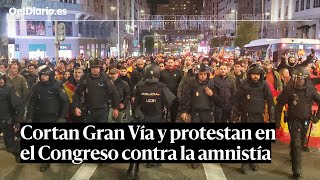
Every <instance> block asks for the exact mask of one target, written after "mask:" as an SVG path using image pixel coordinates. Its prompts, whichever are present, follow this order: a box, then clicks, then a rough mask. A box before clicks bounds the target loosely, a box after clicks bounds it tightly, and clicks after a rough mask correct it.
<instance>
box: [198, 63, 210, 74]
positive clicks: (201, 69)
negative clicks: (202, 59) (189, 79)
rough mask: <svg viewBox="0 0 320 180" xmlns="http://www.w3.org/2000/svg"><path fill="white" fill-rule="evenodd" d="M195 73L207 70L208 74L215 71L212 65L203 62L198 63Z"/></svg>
mask: <svg viewBox="0 0 320 180" xmlns="http://www.w3.org/2000/svg"><path fill="white" fill-rule="evenodd" d="M194 72H195V74H198V73H199V72H207V73H208V74H210V73H213V69H212V68H211V67H209V66H208V65H206V64H204V63H201V64H198V65H197V66H196V67H195V71H194Z"/></svg>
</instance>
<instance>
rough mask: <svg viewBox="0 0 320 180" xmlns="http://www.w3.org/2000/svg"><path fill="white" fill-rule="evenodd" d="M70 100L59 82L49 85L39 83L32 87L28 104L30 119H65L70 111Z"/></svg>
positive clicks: (54, 81)
mask: <svg viewBox="0 0 320 180" xmlns="http://www.w3.org/2000/svg"><path fill="white" fill-rule="evenodd" d="M68 107H69V98H68V96H67V94H66V92H65V90H64V88H63V84H62V83H61V81H59V80H52V81H49V82H47V83H43V82H41V81H40V82H38V83H36V84H35V85H34V86H32V90H31V97H30V100H29V104H28V114H27V118H28V119H33V120H34V119H35V118H37V119H40V118H41V117H45V116H56V117H57V118H64V117H65V116H66V113H67V111H68Z"/></svg>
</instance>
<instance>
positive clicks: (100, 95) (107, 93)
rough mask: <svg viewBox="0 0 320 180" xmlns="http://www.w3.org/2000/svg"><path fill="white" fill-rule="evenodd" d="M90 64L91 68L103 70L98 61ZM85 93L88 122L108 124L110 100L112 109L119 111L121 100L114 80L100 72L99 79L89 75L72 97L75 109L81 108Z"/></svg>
mask: <svg viewBox="0 0 320 180" xmlns="http://www.w3.org/2000/svg"><path fill="white" fill-rule="evenodd" d="M89 64H90V67H100V68H101V66H100V64H99V60H98V59H94V60H91V61H90V62H89ZM83 93H84V101H85V104H86V110H87V112H86V113H87V116H88V119H87V120H88V122H97V123H103V122H107V118H108V112H109V99H110V98H112V99H111V100H112V101H111V102H112V108H114V109H119V104H120V99H119V94H118V93H117V91H116V87H115V85H114V83H113V81H112V79H110V78H109V77H108V75H107V74H106V73H104V72H102V71H100V74H99V75H98V76H97V77H96V76H93V75H92V74H91V73H89V74H88V75H87V76H85V77H83V78H81V79H80V82H79V83H78V85H77V87H76V89H75V92H74V94H73V97H72V100H73V106H74V107H76V108H80V107H81V96H82V94H83ZM82 113H85V112H82Z"/></svg>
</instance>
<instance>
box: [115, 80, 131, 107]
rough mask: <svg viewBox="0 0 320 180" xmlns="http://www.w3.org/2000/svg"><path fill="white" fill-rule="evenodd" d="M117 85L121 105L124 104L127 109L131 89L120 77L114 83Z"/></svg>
mask: <svg viewBox="0 0 320 180" xmlns="http://www.w3.org/2000/svg"><path fill="white" fill-rule="evenodd" d="M114 84H115V85H116V88H117V91H118V94H119V96H120V103H122V104H123V105H124V106H125V107H124V108H126V106H127V105H128V102H129V99H130V88H129V85H128V83H127V82H126V81H124V80H122V79H121V78H120V77H119V78H118V79H117V80H115V81H114Z"/></svg>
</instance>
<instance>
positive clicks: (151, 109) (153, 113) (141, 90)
mask: <svg viewBox="0 0 320 180" xmlns="http://www.w3.org/2000/svg"><path fill="white" fill-rule="evenodd" d="M159 78H160V68H159V66H158V65H156V64H149V65H147V66H146V68H145V74H144V79H145V80H144V81H139V82H138V84H137V85H136V88H135V90H134V92H133V94H134V96H135V97H136V98H135V101H134V103H136V104H137V105H138V106H137V109H136V111H135V112H134V118H135V119H136V121H138V122H146V123H159V122H164V121H163V120H162V112H163V110H164V107H165V106H166V107H168V106H170V105H171V104H172V102H173V101H174V100H175V99H176V97H175V95H174V94H173V93H172V92H171V91H170V90H169V89H168V88H167V87H166V85H165V84H163V83H161V82H159ZM155 166H160V163H148V164H147V168H151V167H155ZM138 171H139V164H138V163H131V164H130V166H129V169H128V171H127V175H128V178H129V179H138Z"/></svg>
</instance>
